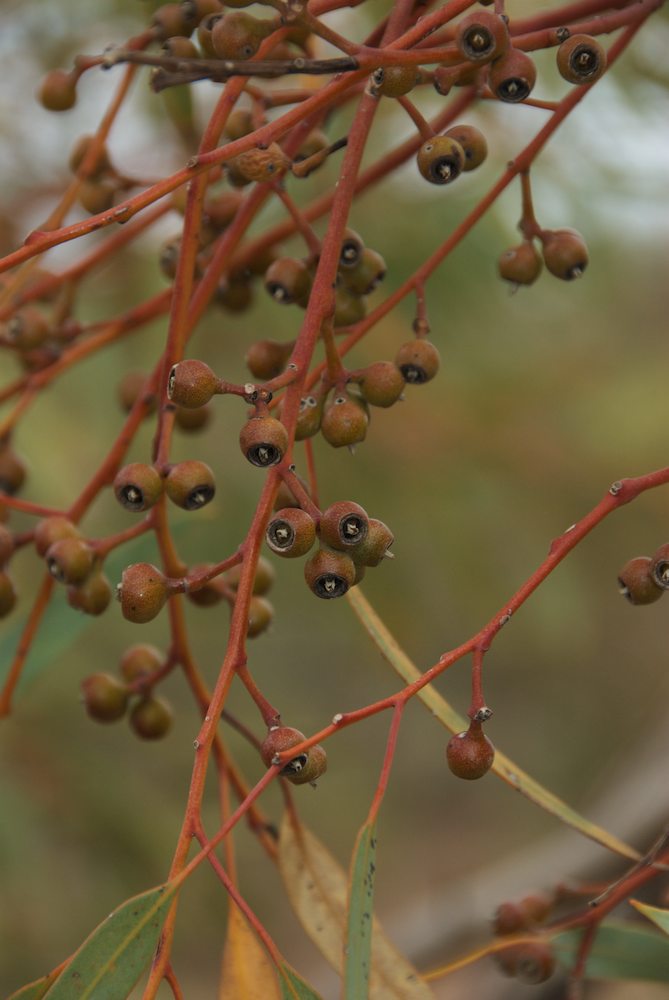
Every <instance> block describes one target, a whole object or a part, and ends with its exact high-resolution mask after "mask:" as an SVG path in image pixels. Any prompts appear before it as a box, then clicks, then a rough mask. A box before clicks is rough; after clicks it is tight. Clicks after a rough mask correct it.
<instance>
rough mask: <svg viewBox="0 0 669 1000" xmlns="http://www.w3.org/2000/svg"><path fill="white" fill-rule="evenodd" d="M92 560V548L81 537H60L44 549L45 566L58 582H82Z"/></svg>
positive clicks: (91, 567) (93, 559) (88, 572)
mask: <svg viewBox="0 0 669 1000" xmlns="http://www.w3.org/2000/svg"><path fill="white" fill-rule="evenodd" d="M94 562H95V558H94V555H93V550H92V549H91V547H90V546H89V545H88V543H87V542H85V541H84V540H83V538H76V537H70V538H61V539H60V540H59V541H57V542H53V544H52V545H50V546H49V548H48V549H47V551H46V564H47V568H48V570H49V572H50V573H51V575H52V576H53V577H54V579H55V580H57V581H58V583H70V584H79V583H83V582H84V580H85V579H86V578H87V577H88V576H89V575H90V573H91V572H92V570H93V565H94Z"/></svg>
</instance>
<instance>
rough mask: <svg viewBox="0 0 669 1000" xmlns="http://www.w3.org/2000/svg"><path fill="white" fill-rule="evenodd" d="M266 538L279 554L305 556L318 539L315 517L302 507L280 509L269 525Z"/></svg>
mask: <svg viewBox="0 0 669 1000" xmlns="http://www.w3.org/2000/svg"><path fill="white" fill-rule="evenodd" d="M265 540H266V542H267V544H268V546H269V547H270V549H271V550H272V552H276V554H277V555H280V556H284V557H286V558H289V559H294V558H296V557H299V556H303V555H305V554H306V553H307V552H308V551H309V549H310V548H311V547H312V545H313V544H314V542H315V541H316V525H315V523H314V519H313V518H312V516H311V515H310V514H308V513H307V512H306V511H305V510H302V509H301V508H300V507H286V508H284V509H283V510H278V511H277V512H276V514H274V516H273V517H272V518H271V520H270V522H269V524H268V525H267V530H266V532H265Z"/></svg>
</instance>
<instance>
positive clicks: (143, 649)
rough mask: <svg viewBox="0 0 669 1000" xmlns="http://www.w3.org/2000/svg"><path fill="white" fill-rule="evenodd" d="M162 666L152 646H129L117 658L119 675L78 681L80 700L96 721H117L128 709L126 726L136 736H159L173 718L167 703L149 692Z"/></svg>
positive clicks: (161, 660)
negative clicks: (127, 724) (119, 657)
mask: <svg viewBox="0 0 669 1000" xmlns="http://www.w3.org/2000/svg"><path fill="white" fill-rule="evenodd" d="M164 667H165V658H164V657H163V655H162V654H161V653H160V651H159V650H158V649H156V648H155V646H150V645H148V644H146V643H139V644H137V645H134V646H130V647H129V648H128V649H126V651H125V653H124V654H123V656H122V657H121V661H120V664H119V671H120V675H121V676H120V677H114V676H113V675H112V674H107V673H98V674H91V675H90V676H88V677H86V678H84V680H83V681H82V682H81V699H82V701H83V703H84V707H85V709H86V711H87V713H88V714H89V716H90V717H91V718H92V719H95V721H96V722H117V721H118V720H119V719H122V718H123V716H124V715H125V714H126V713H127V712H128V709H130V711H129V716H128V719H129V722H130V728H131V729H132V731H133V732H134V733H135V734H136V735H137V736H140V737H141V738H142V739H145V740H157V739H161V738H162V737H163V736H165V735H166V734H167V733H168V731H169V730H170V728H171V726H172V719H173V714H172V709H171V707H170V705H169V702H167V701H166V700H165V699H164V698H160V697H158V696H157V695H156V694H154V693H153V686H154V684H155V683H156V680H157V679H158V678H159V677H160V676H162V673H163V671H164ZM133 700H134V704H133V705H132V707H130V706H131V703H132V701H133Z"/></svg>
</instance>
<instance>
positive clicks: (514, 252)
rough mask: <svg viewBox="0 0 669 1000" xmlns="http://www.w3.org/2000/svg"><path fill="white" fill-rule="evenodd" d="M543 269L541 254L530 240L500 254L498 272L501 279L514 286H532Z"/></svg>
mask: <svg viewBox="0 0 669 1000" xmlns="http://www.w3.org/2000/svg"><path fill="white" fill-rule="evenodd" d="M542 268H543V261H542V259H541V254H540V253H539V251H538V250H537V248H536V247H535V245H534V243H532V242H531V241H529V240H526V241H524V242H523V243H519V244H518V246H515V247H509V249H508V250H505V251H504V252H503V253H502V254H500V256H499V258H498V261H497V270H498V272H499V276H500V278H503V279H504V281H510V282H511V283H512V284H514V285H532V284H533V283H534V282H535V281H536V280H537V278H538V277H539V275H540V274H541V270H542Z"/></svg>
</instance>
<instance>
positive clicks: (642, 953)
mask: <svg viewBox="0 0 669 1000" xmlns="http://www.w3.org/2000/svg"><path fill="white" fill-rule="evenodd" d="M582 934H583V932H582V931H564V932H563V933H562V934H557V935H556V936H555V937H554V938H553V941H552V943H553V947H554V949H555V954H556V956H557V958H558V960H559V961H560V962H561V963H562V964H563V965H566V966H567V967H568V968H571V967H572V966H573V965H574V963H575V961H576V956H577V953H578V946H579V943H580V941H581V937H582ZM585 977H586V979H590V978H592V979H648V980H651V981H653V982H658V983H669V940H667V938H666V936H665V935H664V934H658V933H657V931H654V930H651V929H650V928H646V927H643V926H639V925H638V924H631V923H630V924H623V923H610V924H602V926H601V927H600V928H599V930H598V931H597V936H596V937H595V941H594V944H593V946H592V950H591V952H590V954H589V956H588V961H587V964H586V967H585Z"/></svg>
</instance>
